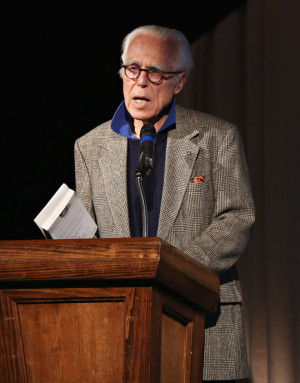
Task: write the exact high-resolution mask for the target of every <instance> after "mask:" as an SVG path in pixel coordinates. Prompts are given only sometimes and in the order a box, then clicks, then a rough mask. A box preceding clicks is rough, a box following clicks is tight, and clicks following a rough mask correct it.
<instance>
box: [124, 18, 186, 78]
mask: <svg viewBox="0 0 300 383" xmlns="http://www.w3.org/2000/svg"><path fill="white" fill-rule="evenodd" d="M138 35H150V36H154V37H157V38H158V39H160V40H163V41H166V42H171V43H173V44H175V46H176V47H177V52H174V53H175V63H174V68H172V70H174V71H183V72H185V73H186V76H188V74H189V72H190V71H191V69H192V67H193V59H192V55H191V50H190V45H189V42H188V40H187V38H186V37H185V36H184V34H183V33H182V32H180V31H178V30H177V29H171V28H166V27H160V26H157V25H145V26H141V27H138V28H136V29H134V30H133V31H131V32H130V33H129V34H128V35H127V36H125V38H124V40H123V43H122V50H121V60H122V62H123V63H125V62H126V55H127V50H128V47H129V45H130V43H131V42H132V40H133V39H134V38H135V37H136V36H138Z"/></svg>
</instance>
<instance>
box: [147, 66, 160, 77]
mask: <svg viewBox="0 0 300 383" xmlns="http://www.w3.org/2000/svg"><path fill="white" fill-rule="evenodd" d="M149 73H157V74H159V75H160V74H161V70H160V69H158V68H156V67H155V66H154V67H151V68H149Z"/></svg>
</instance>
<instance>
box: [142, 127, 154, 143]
mask: <svg viewBox="0 0 300 383" xmlns="http://www.w3.org/2000/svg"><path fill="white" fill-rule="evenodd" d="M155 136H156V130H155V128H154V126H153V125H151V124H145V125H143V127H142V129H141V132H140V139H141V143H142V142H143V141H144V140H151V141H152V142H155Z"/></svg>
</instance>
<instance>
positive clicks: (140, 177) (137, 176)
mask: <svg viewBox="0 0 300 383" xmlns="http://www.w3.org/2000/svg"><path fill="white" fill-rule="evenodd" d="M134 177H135V180H136V185H137V188H138V191H139V194H140V200H141V205H142V223H143V237H148V210H147V201H146V196H145V192H144V188H143V183H142V180H143V174H142V170H141V169H140V168H137V169H136V171H135V175H134Z"/></svg>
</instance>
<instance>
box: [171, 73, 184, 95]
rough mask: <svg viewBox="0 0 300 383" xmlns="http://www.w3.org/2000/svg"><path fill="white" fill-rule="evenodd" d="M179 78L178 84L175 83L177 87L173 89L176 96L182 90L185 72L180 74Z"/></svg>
mask: <svg viewBox="0 0 300 383" xmlns="http://www.w3.org/2000/svg"><path fill="white" fill-rule="evenodd" d="M179 76H180V77H179V81H178V83H177V85H176V87H175V89H174V94H178V93H179V92H180V91H181V90H182V88H183V86H184V84H185V81H186V74H185V72H182V73H180V75H179Z"/></svg>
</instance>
